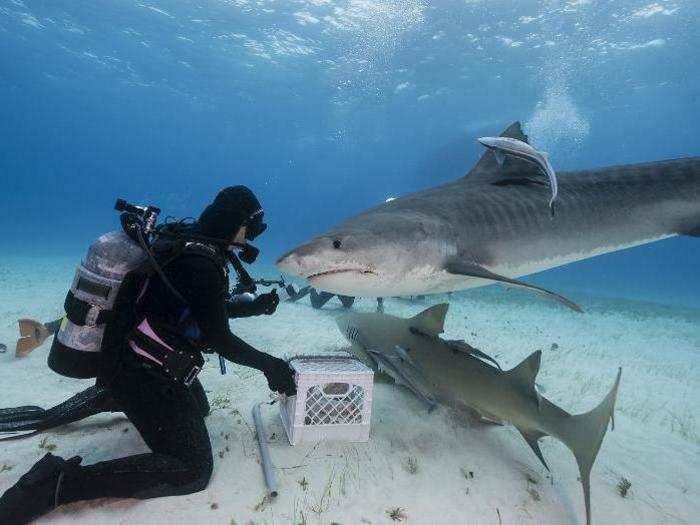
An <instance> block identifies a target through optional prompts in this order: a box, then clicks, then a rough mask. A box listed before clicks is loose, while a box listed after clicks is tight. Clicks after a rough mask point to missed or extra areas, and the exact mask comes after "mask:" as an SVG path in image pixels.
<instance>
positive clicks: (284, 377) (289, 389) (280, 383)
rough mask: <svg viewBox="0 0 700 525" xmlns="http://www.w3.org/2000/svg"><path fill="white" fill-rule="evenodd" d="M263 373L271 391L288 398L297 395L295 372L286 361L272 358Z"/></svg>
mask: <svg viewBox="0 0 700 525" xmlns="http://www.w3.org/2000/svg"><path fill="white" fill-rule="evenodd" d="M263 373H264V374H265V378H266V379H267V384H268V386H269V387H270V390H273V391H275V392H279V393H280V394H286V395H288V396H293V395H296V393H297V385H296V382H295V381H294V370H292V367H290V366H289V365H288V364H287V362H286V361H284V360H283V359H278V358H277V357H272V356H270V358H269V361H268V363H267V366H266V367H265V370H263Z"/></svg>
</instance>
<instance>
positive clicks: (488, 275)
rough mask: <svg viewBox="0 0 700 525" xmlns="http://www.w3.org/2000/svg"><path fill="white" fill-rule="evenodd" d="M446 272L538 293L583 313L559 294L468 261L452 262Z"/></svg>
mask: <svg viewBox="0 0 700 525" xmlns="http://www.w3.org/2000/svg"><path fill="white" fill-rule="evenodd" d="M445 270H446V271H447V272H449V273H453V274H456V275H465V276H467V277H476V278H479V279H487V280H489V281H496V282H500V283H504V284H507V285H509V286H515V287H517V288H523V289H525V290H529V291H531V292H535V293H538V294H540V295H542V296H544V297H547V298H548V299H553V300H554V301H557V302H558V303H561V304H563V305H564V306H567V307H569V308H571V309H572V310H574V311H576V312H579V313H582V312H583V310H582V309H581V307H580V306H579V305H577V304H576V303H575V302H573V301H571V300H569V299H567V298H566V297H563V296H561V295H559V294H556V293H554V292H550V291H549V290H545V289H544V288H540V287H539V286H535V285H533V284H528V283H525V282H523V281H517V280H515V279H510V278H509V277H505V276H503V275H498V274H497V273H493V272H492V271H490V270H487V269H486V268H484V267H483V266H480V265H478V264H475V263H471V262H468V261H460V260H454V261H451V262H448V263H447V264H446V265H445Z"/></svg>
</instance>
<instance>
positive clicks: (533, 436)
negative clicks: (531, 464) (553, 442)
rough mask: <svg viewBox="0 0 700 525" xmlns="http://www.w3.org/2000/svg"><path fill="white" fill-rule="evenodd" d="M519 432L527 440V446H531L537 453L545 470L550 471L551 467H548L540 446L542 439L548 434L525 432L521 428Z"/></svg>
mask: <svg viewBox="0 0 700 525" xmlns="http://www.w3.org/2000/svg"><path fill="white" fill-rule="evenodd" d="M516 428H517V427H516ZM518 431H519V432H520V434H521V435H522V436H523V438H525V441H527V444H528V445H530V448H531V449H532V451H533V452H534V453H535V455H536V456H537V458H538V459H539V460H540V461H541V462H542V465H544V468H546V469H547V470H549V465H547V462H546V461H545V460H544V456H543V455H542V450H541V449H540V444H539V439H540V438H541V437H544V436H546V435H547V434H545V433H544V432H525V431H524V430H520V429H519V428H518Z"/></svg>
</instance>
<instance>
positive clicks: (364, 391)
mask: <svg viewBox="0 0 700 525" xmlns="http://www.w3.org/2000/svg"><path fill="white" fill-rule="evenodd" d="M289 364H290V365H291V367H292V368H293V369H294V371H295V372H296V374H295V377H296V383H297V395H296V396H291V397H285V396H282V397H281V398H280V416H281V417H282V423H283V425H284V429H285V431H286V432H287V437H288V438H289V442H290V443H291V444H292V445H297V444H299V443H309V442H315V441H321V440H340V441H351V442H354V443H361V442H366V441H368V440H369V425H370V419H371V417H372V386H373V384H374V372H373V371H372V370H371V369H370V368H367V367H366V366H365V365H364V364H363V363H362V362H361V361H359V360H357V359H356V358H355V357H353V356H351V355H350V354H348V353H345V352H343V353H332V354H324V355H315V356H297V357H293V358H292V359H290V360H289Z"/></svg>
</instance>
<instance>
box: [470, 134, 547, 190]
mask: <svg viewBox="0 0 700 525" xmlns="http://www.w3.org/2000/svg"><path fill="white" fill-rule="evenodd" d="M500 136H501V137H510V138H512V139H518V140H522V141H523V142H527V143H528V144H529V143H530V142H529V140H528V137H527V135H525V133H524V132H523V128H522V126H521V125H520V122H513V123H512V124H511V125H510V126H508V127H507V128H506V130H505V131H504V132H503V133H501V135H500ZM528 177H535V179H534V180H533V181H532V183H533V184H540V182H539V179H540V177H541V173H540V169H539V168H538V167H537V166H536V165H535V164H533V163H531V162H527V161H525V160H522V159H518V158H515V157H511V156H506V157H505V160H504V162H503V164H500V163H499V162H498V160H496V155H495V154H494V152H493V151H491V150H486V152H485V153H484V154H483V155H482V156H481V158H480V159H479V162H477V163H476V166H474V167H473V168H472V169H471V171H469V173H467V174H466V175H465V178H468V179H469V181H470V182H477V181H484V182H498V181H500V182H501V184H503V183H504V181H505V182H507V180H508V179H512V180H513V181H514V183H517V184H524V183H525V182H527V181H528Z"/></svg>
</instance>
